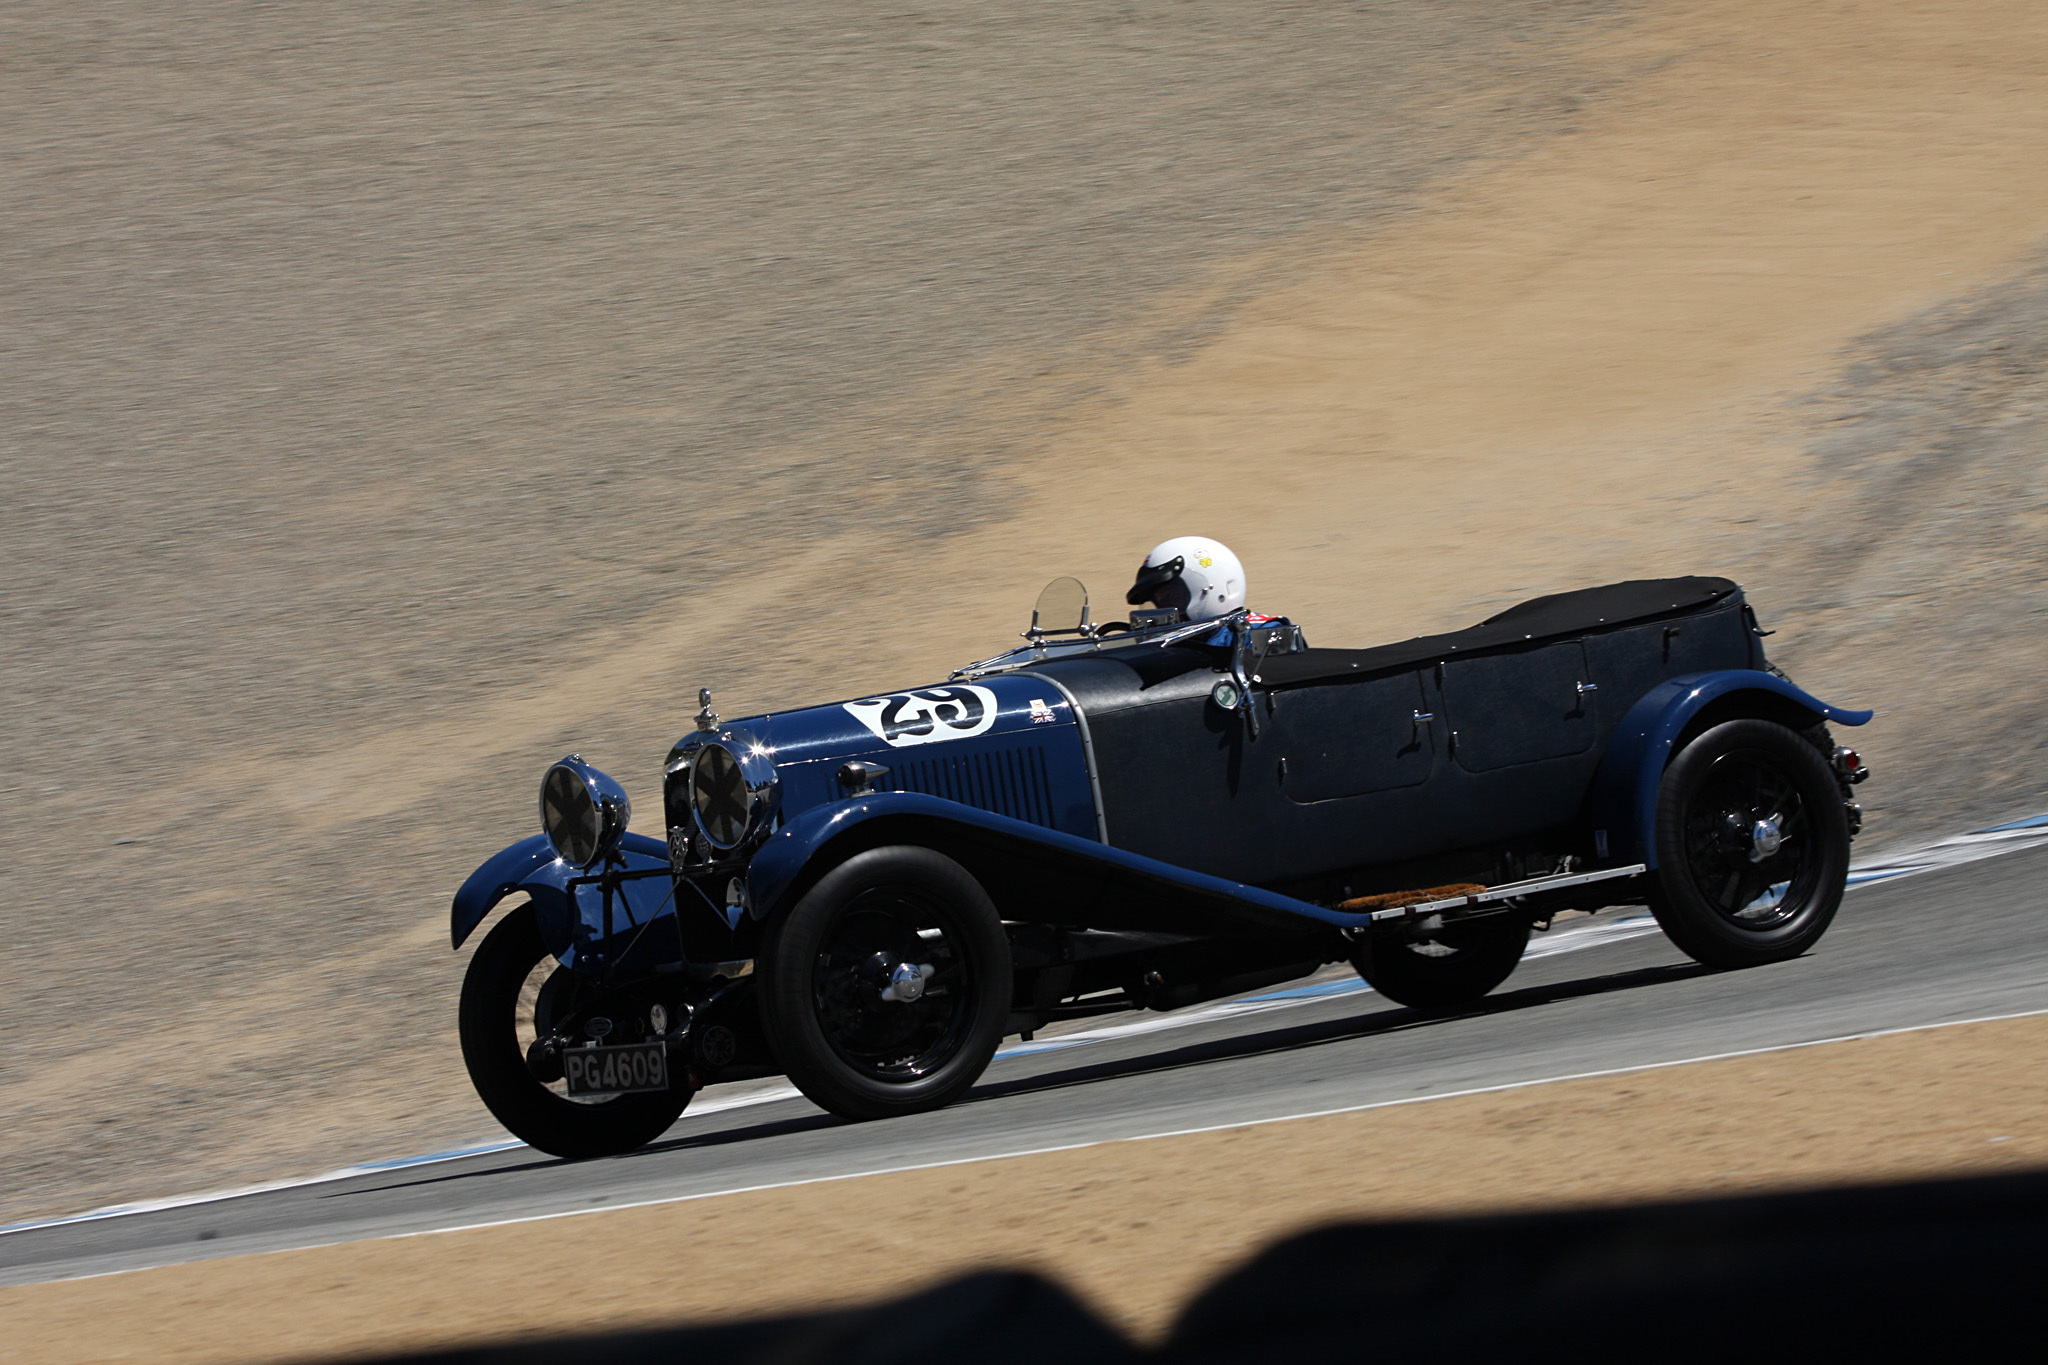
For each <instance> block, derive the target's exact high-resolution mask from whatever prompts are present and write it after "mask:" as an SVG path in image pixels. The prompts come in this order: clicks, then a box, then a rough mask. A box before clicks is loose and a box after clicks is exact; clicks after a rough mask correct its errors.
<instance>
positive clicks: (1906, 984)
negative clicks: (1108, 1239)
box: [0, 844, 2048, 1284]
mask: <svg viewBox="0 0 2048 1365" xmlns="http://www.w3.org/2000/svg"><path fill="white" fill-rule="evenodd" d="M2044 886H2048V845H2042V844H2034V845H2033V846H2030V847H2023V848H2021V849H2019V850H2017V851H2014V852H2009V853H2005V854H2003V855H2002V856H1996V857H1989V858H1984V859H1982V860H1980V861H1974V862H1967V863H1962V864H1960V865H1952V866H1944V867H1937V868H1934V869H1932V870H1929V871H1925V872H1921V873H1919V874H1918V875H1913V876H1906V877H1901V878H1898V879H1896V880H1890V881H1882V882H1877V883H1874V884H1870V885H1865V886H1861V887H1855V888H1852V889H1851V891H1850V892H1849V895H1848V898H1847V900H1846V901H1845V903H1844V905H1843V909H1842V913H1841V915H1840V917H1839V918H1838V919H1837V921H1836V923H1835V926H1834V928H1833V929H1832V930H1831V931H1830V933H1829V934H1828V936H1827V937H1826V938H1825V939H1823V940H1822V941H1821V943H1820V945H1819V946H1818V948H1817V949H1816V950H1815V951H1814V952H1813V953H1811V954H1809V955H1808V956H1806V957H1803V958H1800V959H1798V960H1796V961H1793V962H1788V963H1782V964H1779V965H1777V966H1773V967H1766V968H1758V969H1754V970H1750V971H1744V972H1727V973H1719V972H1710V971H1707V970H1705V969H1703V968H1701V967H1698V966H1696V965H1695V964H1693V963H1692V962H1691V961H1690V960H1688V959H1686V958H1685V957H1683V956H1682V955H1681V954H1680V953H1679V952H1678V951H1677V950H1676V949H1675V948H1673V947H1672V946H1671V945H1670V944H1669V943H1668V942H1667V941H1666V940H1665V939H1664V937H1663V936H1662V935H1661V934H1659V933H1654V932H1647V929H1648V926H1647V924H1646V923H1645V921H1644V920H1643V919H1642V917H1641V912H1619V913H1611V914H1609V915H1606V916H1602V917H1599V918H1597V919H1594V920H1589V921H1581V922H1580V924H1581V926H1582V927H1579V928H1576V929H1573V930H1569V931H1568V930H1566V929H1564V928H1562V927H1561V928H1560V929H1559V930H1558V931H1556V932H1555V933H1553V934H1552V935H1550V936H1547V937H1545V936H1539V937H1538V938H1537V939H1536V940H1535V941H1534V943H1533V944H1532V956H1531V957H1530V959H1529V960H1527V961H1525V962H1524V964H1523V965H1522V967H1521V969H1520V970H1518V971H1517V972H1516V974H1515V975H1514V976H1513V977H1512V978H1511V979H1510V980H1509V981H1508V983H1507V985H1506V986H1505V987H1504V988H1503V989H1502V990H1500V991H1499V992H1497V993H1496V994H1495V995H1493V996H1491V997H1489V998H1488V999H1487V1000H1486V1001H1485V1002H1484V1003H1483V1005H1482V1007H1480V1008H1478V1009H1475V1010H1473V1011H1471V1012H1469V1013H1466V1014H1462V1015H1458V1016H1455V1017H1450V1018H1433V1019H1432V1018H1424V1017H1422V1016H1420V1015H1417V1014H1416V1013H1414V1012H1413V1011H1410V1010H1406V1009H1402V1008H1400V1007H1398V1006H1394V1005H1391V1004H1389V1003H1387V1002H1386V1001H1384V1000H1382V999H1380V998H1379V997H1378V996H1376V995H1373V994H1371V993H1369V992H1365V991H1362V990H1359V989H1356V988H1355V987H1352V986H1350V985H1348V984H1347V983H1341V982H1330V983H1328V984H1326V985H1324V986H1322V987H1318V988H1312V989H1310V990H1308V991H1305V992H1280V993H1277V994H1273V993H1269V994H1268V995H1267V996H1265V997H1262V998H1257V999H1255V1000H1253V1001H1251V1002H1248V1003H1247V1002H1239V1003H1236V1004H1232V1005H1227V1006H1224V1007H1220V1008H1210V1009H1207V1010H1201V1011H1189V1012H1188V1013H1187V1015H1186V1016H1185V1017H1177V1016H1174V1015H1148V1016H1135V1017H1128V1018H1127V1021H1126V1022H1125V1026H1124V1027H1122V1028H1118V1027H1117V1026H1116V1021H1111V1026H1110V1027H1109V1028H1107V1029H1101V1030H1096V1031H1094V1032H1093V1034H1092V1036H1085V1037H1081V1038H1078V1039H1077V1038H1067V1039H1060V1040H1054V1041H1052V1042H1050V1043H1047V1042H1041V1043H1040V1044H1039V1045H1037V1046H1031V1045H1026V1046H1022V1047H1013V1048H1012V1049H1010V1050H1008V1051H1007V1052H1006V1053H1005V1054H1004V1055H1001V1056H999V1057H998V1058H997V1060H996V1062H995V1064H994V1065H993V1066H992V1067H991V1068H990V1069H989V1071H988V1073H987V1075H986V1076H985V1077H984V1079H983V1081H982V1083H981V1084H980V1085H979V1086H978V1087H977V1088H976V1089H975V1090H974V1091H973V1092H972V1093H971V1094H970V1095H969V1097H968V1098H967V1099H966V1100H965V1101H963V1102H962V1103H960V1104H957V1105H955V1106H953V1107H952V1108H950V1109H946V1110H943V1111H941V1112H938V1113H935V1114H926V1115H921V1116H918V1117H915V1118H909V1119H897V1120H892V1121H888V1122H882V1123H867V1124H855V1123H847V1122H843V1121H841V1120H839V1119H836V1118H833V1117H831V1116H829V1115H826V1114H824V1113H822V1112H820V1111H819V1110H817V1109H816V1108H814V1107H812V1106H811V1105H810V1104H809V1103H808V1102H807V1101H805V1100H803V1099H801V1098H782V1099H773V1100H770V1101H768V1102H763V1103H754V1104H749V1105H745V1106H743V1107H736V1108H727V1109H723V1110H717V1111H714V1112H708V1113H687V1114H685V1115H684V1116H683V1118H682V1120H681V1121H680V1122H678V1123H677V1125H676V1126H675V1127H674V1128H673V1129H671V1130H670V1132H669V1134H668V1135H667V1137H666V1138H665V1139H664V1140H663V1141H662V1142H660V1143H658V1144H656V1145H654V1146H652V1147H650V1148H647V1149H644V1150H642V1151H640V1152H636V1153H633V1154H631V1155H629V1156H624V1157H616V1158H611V1159H607V1160H601V1161H593V1162H583V1163H569V1162H561V1161H556V1160H554V1159H552V1158H549V1157H545V1156H542V1155H540V1154H538V1153H535V1152H532V1151H530V1150H528V1149H526V1148H523V1147H514V1148H510V1149H507V1150H500V1151H493V1152H487V1153H484V1154H481V1155H475V1156H468V1157H462V1158H457V1159H452V1160H444V1161H436V1162H432V1163H429V1164H423V1165H409V1166H403V1167H399V1168H396V1169H387V1170H378V1171H369V1172H365V1173H362V1174H358V1175H354V1176H350V1177H347V1178H344V1179H333V1180H327V1181H324V1182H319V1183H310V1184H301V1185H296V1186H290V1187H286V1188H281V1189H273V1190H269V1191H266V1192H261V1193H256V1194H249V1195H243V1196H239V1197H233V1198H225V1199H216V1200H209V1201H204V1202H193V1203H185V1204H181V1205H176V1206H173V1207H169V1208H162V1209H158V1210H156V1211H151V1212H140V1213H131V1214H126V1215H124V1216H119V1217H101V1218H93V1219H89V1220H84V1221H75V1222H69V1223H59V1224H55V1225H45V1226H34V1227H28V1228H23V1229H20V1230H17V1231H11V1232H8V1233H7V1234H6V1235H4V1236H0V1284H23V1283H30V1282H34V1281H38V1280H48V1279H59V1278H69V1277H74V1276H81V1275H91V1274H104V1273H109V1272H114V1271H121V1270H131V1269H140V1268H143V1267H148V1266H156V1265H165V1264H170V1263H175V1262H180V1261H189V1260H196V1259H203V1258H212V1257H220V1256H232V1255H242V1254H248V1253H253V1252H264V1251H275V1250H282V1249H285V1248H291V1247H305V1246H314V1245H321V1244H326V1243H333V1242H344V1241H352V1240H356V1239H361V1238H372V1237H386V1236H394V1235H403V1234H408V1233H419V1232H428V1231H434V1230H438V1229H448V1228H459V1227H474V1226H478V1225H485V1224H491V1223H498V1222H507V1221H517V1220H522V1219H531V1218H539V1217H549V1216H560V1215H567V1214H576V1213H585V1212H596V1211H600V1210H604V1209H617V1208H622V1207H631V1206H634V1205H640V1204H647V1203H654V1202H661V1201H667V1200H676V1199H685V1198H691V1197H701V1196H705V1195H712V1194H719V1193H728V1192H733V1191H738V1190H744V1189H755V1188H760V1187H763V1186H773V1185H784V1184H791V1183H798V1182H804V1181H814V1180H824V1179H835V1178H842V1177H847V1176H854V1175H860V1174H865V1173H871V1172H880V1171H889V1170H901V1169H905V1168H910V1167H917V1166H929V1165H935V1164H942V1163H947V1162H958V1161H971V1160H977V1159H984V1158H991V1157H1000V1156H1006V1155H1015V1154H1021V1153H1027V1152H1034V1151H1045V1150H1048V1149H1055V1148H1061V1147H1072V1146H1079V1145H1086V1144H1090V1143H1097V1142H1104V1141H1113V1140H1117V1139H1124V1138H1137V1137H1145V1136H1152V1135H1160V1134H1168V1133H1175V1132H1186V1131H1190V1130H1198V1129H1204V1128H1214V1127H1223V1126H1231V1125H1236V1124H1244V1123H1254V1122H1260V1121H1267V1120H1273V1119H1280V1118H1287V1117H1293V1116H1301V1115H1309V1114H1317V1113H1327V1112H1331V1111H1337V1110H1344V1109H1350V1108H1359V1107H1365V1106H1370V1105H1375V1104H1385V1103H1390V1102H1400V1101H1412V1100H1416V1099H1422V1098H1427V1097H1431V1096H1442V1095H1447V1094H1455V1093H1460V1092H1465V1091H1471V1090H1478V1089H1486V1088H1491V1087H1500V1086H1509V1085H1516V1084H1526V1083H1530V1082H1536V1081H1542V1080H1546V1079H1554V1078H1562V1077H1568V1076H1574V1075H1584V1074H1587V1073H1595V1072H1602V1071H1612V1070H1620V1069H1627V1068H1632V1067H1641V1066H1653V1065H1659V1064H1665V1063H1672V1062H1680V1061H1685V1060H1690V1059H1697V1058H1703V1057H1709V1056H1717V1055H1724V1054H1728V1053H1733V1052H1742V1051H1746V1050H1751V1049H1768V1048H1776V1047H1785V1046H1790V1045H1796V1044H1801V1043H1808V1042H1814V1041H1820V1040H1824V1039H1829V1038H1838V1037H1844V1036H1853V1035H1856V1034H1864V1033H1873V1032H1880V1031H1884V1030H1889V1029H1902V1028H1913V1027H1920V1026H1925V1025H1931V1024H1941V1023H1950V1022H1958V1021H1963V1020H1969V1019H1979V1018H1989V1017H1998V1016H2004V1015H2012V1014H2020V1013H2026V1012H2031V1011H2037V1010H2048V893H2044V889H2043V888H2044ZM1131 1025H1136V1027H1131ZM715 1094H716V1092H715V1091H714V1092H707V1093H706V1097H705V1098H706V1099H707V1100H709V1099H711V1098H712V1097H713V1096H714V1095H715ZM1362 1159H1369V1157H1367V1156H1364V1155H1363V1154H1362Z"/></svg>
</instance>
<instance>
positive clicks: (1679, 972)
mask: <svg viewBox="0 0 2048 1365" xmlns="http://www.w3.org/2000/svg"><path fill="white" fill-rule="evenodd" d="M1710 974H1711V969H1710V968H1706V967H1702V966H1700V965H1699V964H1698V963H1694V962H1686V963H1675V964H1672V965H1669V966H1657V967H1640V968H1636V969H1633V970H1630V971H1625V972H1614V973H1610V974H1607V975H1604V976H1596V977H1583V978H1580V979H1578V980H1576V981H1563V982H1558V983H1556V984H1554V985H1547V986H1530V987H1526V988H1524V989H1522V990H1518V991H1505V992H1502V993H1501V994H1499V995H1490V996H1488V997H1486V998H1485V999H1484V1000H1481V1001H1478V1002H1477V1003H1475V1004H1473V1005H1470V1006H1467V1007H1466V1008H1464V1009H1459V1010H1448V1011H1426V1010H1415V1009H1405V1008H1401V1007H1398V1006H1397V1007H1394V1008H1392V1009H1388V1010H1386V1011H1384V1012H1374V1013H1371V1014H1368V1015H1366V1016H1365V1017H1363V1018H1351V1019H1331V1020H1325V1021H1323V1022H1321V1023H1315V1024H1298V1025H1295V1026H1293V1027H1288V1028H1275V1029H1267V1030H1265V1031H1263V1032H1260V1033H1251V1034H1243V1035H1239V1036H1237V1037H1233V1038H1216V1039H1210V1040H1208V1041H1204V1042H1200V1043H1190V1044H1188V1045H1186V1046H1184V1047H1177V1048H1173V1049H1170V1050H1168V1051H1165V1052H1153V1053H1148V1054H1146V1055H1145V1056H1142V1057H1126V1058H1120V1059H1117V1060H1114V1061H1105V1062H1096V1063H1092V1064H1089V1065H1084V1066H1076V1067H1069V1068H1066V1069H1063V1070H1059V1071H1053V1072H1048V1073H1044V1074H1041V1075H1037V1076H1028V1077H1019V1078H1017V1079H1016V1080H1009V1081H992V1082H990V1081H984V1082H983V1083H982V1084H980V1085H977V1086H975V1087H974V1089H973V1090H971V1091H969V1092H968V1093H967V1097H966V1098H965V1099H964V1100H962V1101H960V1103H961V1104H974V1103H977V1102H979V1101H983V1100H993V1099H1003V1098H1007V1097H1009V1096H1012V1095H1029V1094H1035V1093H1038V1092H1041V1091H1050V1090H1064V1089H1069V1088H1072V1087H1075V1086H1082V1085H1093V1084H1095V1083H1097V1082H1099V1081H1107V1080H1118V1079H1122V1078H1124V1077H1130V1076H1147V1075H1157V1074H1160V1073H1164V1072H1169V1071H1179V1070H1184V1069H1186V1068H1188V1067H1196V1066H1206V1065H1209V1064H1210V1063H1212V1062H1222V1061H1238V1060H1243V1059H1246V1058H1251V1057H1270V1056H1279V1055H1283V1054H1286V1053H1289V1052H1301V1051H1305V1050H1308V1049H1311V1048H1317V1047H1323V1046H1327V1045H1328V1044H1330V1043H1343V1042H1352V1041H1356V1040H1358V1039H1362V1038H1377V1037H1384V1036H1386V1035H1389V1034H1395V1033H1408V1032H1412V1031H1415V1030H1418V1029H1428V1028H1435V1027H1437V1026H1439V1025H1443V1024H1449V1023H1455V1022H1457V1021H1459V1020H1465V1019H1481V1018H1486V1017H1488V1016H1491V1015H1499V1014H1519V1013H1521V1012H1523V1011H1525V1010H1531V1009H1536V1008H1539V1007H1541V1006H1544V1005H1553V1004H1558V1003H1561V1002H1563V1001H1567V1000H1584V999H1588V998H1590V997H1593V996H1599V995H1609V994H1612V993H1614V992H1617V991H1629V990H1640V989H1642V988H1644V987H1646V986H1658V985H1664V984H1666V983H1670V982H1677V981H1686V980H1690V979H1692V978H1694V977H1699V976H1706V975H1710ZM1370 998H1372V997H1368V999H1370ZM955 1107H956V1108H957V1107H958V1106H957V1105H956V1106H955Z"/></svg>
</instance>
